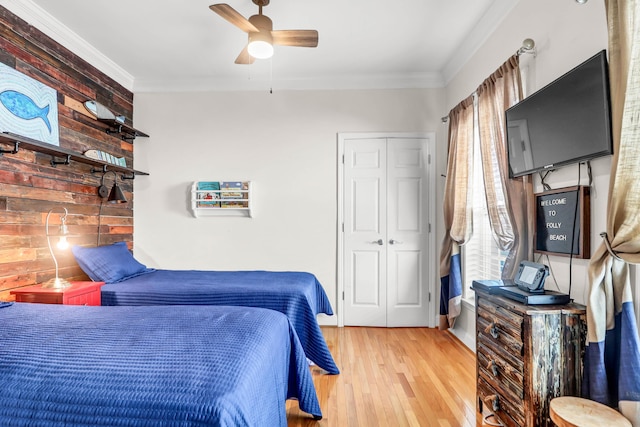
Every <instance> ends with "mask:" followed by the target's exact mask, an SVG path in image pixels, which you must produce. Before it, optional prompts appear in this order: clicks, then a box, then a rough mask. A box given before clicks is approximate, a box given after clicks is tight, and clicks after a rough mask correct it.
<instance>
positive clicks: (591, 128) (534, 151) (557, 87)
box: [506, 50, 613, 177]
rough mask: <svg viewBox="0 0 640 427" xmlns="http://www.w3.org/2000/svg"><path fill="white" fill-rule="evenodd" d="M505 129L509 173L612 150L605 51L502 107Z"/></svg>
mask: <svg viewBox="0 0 640 427" xmlns="http://www.w3.org/2000/svg"><path fill="white" fill-rule="evenodd" d="M506 129H507V142H508V144H507V150H508V153H509V175H510V176H511V177H517V176H522V175H527V174H531V173H533V172H537V171H541V170H545V169H556V168H558V167H561V166H565V165H569V164H572V163H579V162H583V161H587V160H590V159H594V158H596V157H600V156H605V155H608V154H612V153H613V141H612V138H611V104H610V98H609V72H608V66H607V57H606V52H605V51H604V50H603V51H601V52H599V53H598V54H596V55H594V56H593V57H592V58H590V59H588V60H587V61H585V62H583V63H582V64H580V65H578V66H577V67H575V68H574V69H572V70H571V71H569V72H567V73H566V74H564V75H563V76H561V77H559V78H558V79H556V80H555V81H553V82H552V83H550V84H548V85H547V86H545V87H543V88H542V89H540V90H538V91H537V92H535V93H533V94H531V95H530V96H528V97H526V98H525V99H523V100H522V101H520V102H519V103H517V104H516V105H514V106H512V107H511V108H509V109H507V110H506Z"/></svg>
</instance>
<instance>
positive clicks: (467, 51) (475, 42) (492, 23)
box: [442, 0, 520, 84]
mask: <svg viewBox="0 0 640 427" xmlns="http://www.w3.org/2000/svg"><path fill="white" fill-rule="evenodd" d="M519 2H520V0H496V1H494V2H493V3H492V4H491V7H490V8H489V10H487V12H486V13H485V14H484V15H483V16H482V18H481V19H480V20H479V21H478V23H477V24H476V26H475V27H473V29H472V30H471V31H470V32H469V34H467V35H466V37H465V38H464V40H463V42H462V44H461V45H460V46H458V48H457V49H456V50H455V54H454V55H453V56H452V57H451V59H450V60H449V61H448V62H447V64H446V65H445V66H444V68H443V69H442V75H443V78H444V82H445V84H449V83H450V82H451V80H453V78H454V77H455V76H456V74H458V73H459V72H460V70H461V69H462V67H463V66H464V64H466V63H467V62H468V61H469V60H470V59H471V58H472V57H473V55H474V54H475V53H476V52H477V51H478V49H480V47H481V46H482V45H483V44H484V43H485V42H486V41H487V39H488V38H489V36H490V35H491V34H493V31H494V30H495V29H496V28H497V27H498V25H499V24H500V23H501V22H502V21H503V20H504V19H505V18H506V17H507V15H508V14H509V13H510V12H511V11H512V10H513V8H515V7H516V5H517V4H518V3H519ZM514 52H515V50H514Z"/></svg>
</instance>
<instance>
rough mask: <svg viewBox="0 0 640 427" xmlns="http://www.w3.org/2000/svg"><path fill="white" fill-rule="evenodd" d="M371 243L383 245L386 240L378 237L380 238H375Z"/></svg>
mask: <svg viewBox="0 0 640 427" xmlns="http://www.w3.org/2000/svg"><path fill="white" fill-rule="evenodd" d="M371 243H373V244H374V245H380V246H382V245H384V240H382V239H378V240H374V241H373V242H371Z"/></svg>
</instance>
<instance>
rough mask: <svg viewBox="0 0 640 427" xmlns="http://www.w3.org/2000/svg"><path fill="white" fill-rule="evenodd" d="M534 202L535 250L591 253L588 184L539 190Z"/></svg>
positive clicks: (554, 252)
mask: <svg viewBox="0 0 640 427" xmlns="http://www.w3.org/2000/svg"><path fill="white" fill-rule="evenodd" d="M535 202H536V230H535V251H536V252H540V253H548V254H552V255H561V256H571V255H573V257H575V258H589V257H590V256H591V254H590V239H591V230H590V228H591V226H590V210H591V206H590V201H589V187H587V186H576V187H567V188H561V189H558V190H552V191H546V192H544V193H538V194H536V195H535ZM572 242H573V250H572Z"/></svg>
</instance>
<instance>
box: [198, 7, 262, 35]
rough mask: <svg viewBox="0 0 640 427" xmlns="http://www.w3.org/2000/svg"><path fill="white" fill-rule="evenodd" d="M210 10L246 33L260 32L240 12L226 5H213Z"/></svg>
mask: <svg viewBox="0 0 640 427" xmlns="http://www.w3.org/2000/svg"><path fill="white" fill-rule="evenodd" d="M209 9H211V10H213V11H214V12H215V13H217V14H218V15H220V16H222V17H223V18H224V19H226V20H227V21H229V22H231V23H232V24H233V25H235V26H236V27H238V28H240V29H241V30H242V31H244V32H245V33H248V32H250V31H254V32H255V31H260V30H258V29H257V28H256V27H255V26H254V25H253V24H252V23H251V22H249V21H248V20H247V19H246V18H245V17H244V16H242V15H240V13H239V12H238V11H236V10H235V9H234V8H232V7H231V6H229V5H228V4H226V3H219V4H212V5H211V6H209Z"/></svg>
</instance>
